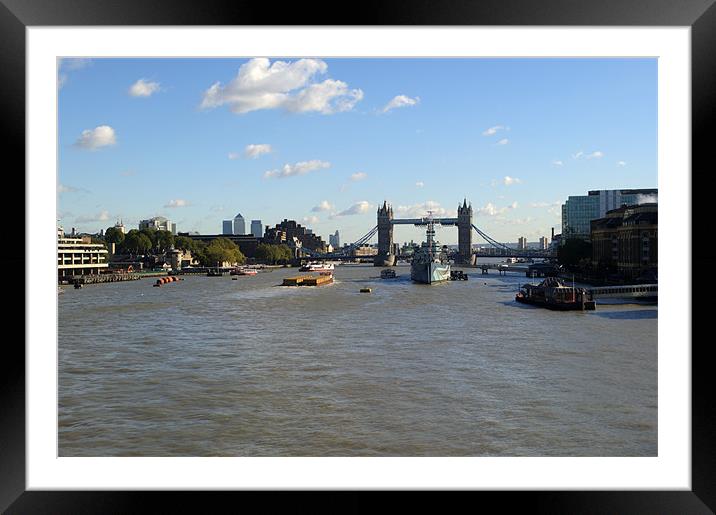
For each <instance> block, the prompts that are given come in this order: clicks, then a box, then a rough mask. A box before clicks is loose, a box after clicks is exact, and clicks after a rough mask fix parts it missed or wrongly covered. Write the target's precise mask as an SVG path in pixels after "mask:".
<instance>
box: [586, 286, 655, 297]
mask: <svg viewBox="0 0 716 515" xmlns="http://www.w3.org/2000/svg"><path fill="white" fill-rule="evenodd" d="M589 292H590V293H591V295H592V298H594V299H610V298H611V299H624V298H656V297H658V296H659V285H658V284H627V285H624V286H599V287H596V288H591V289H590V290H589Z"/></svg>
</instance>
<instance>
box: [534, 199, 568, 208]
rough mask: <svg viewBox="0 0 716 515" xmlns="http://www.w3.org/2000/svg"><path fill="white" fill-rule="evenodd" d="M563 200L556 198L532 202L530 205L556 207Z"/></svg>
mask: <svg viewBox="0 0 716 515" xmlns="http://www.w3.org/2000/svg"><path fill="white" fill-rule="evenodd" d="M561 205H562V202H560V201H559V200H556V201H554V202H532V203H531V204H530V207H554V206H561Z"/></svg>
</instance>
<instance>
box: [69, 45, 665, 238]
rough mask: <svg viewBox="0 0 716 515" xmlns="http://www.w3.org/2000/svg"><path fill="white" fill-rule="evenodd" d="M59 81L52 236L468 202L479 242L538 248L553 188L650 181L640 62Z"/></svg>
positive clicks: (357, 218) (355, 214) (403, 230)
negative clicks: (57, 227) (151, 221)
mask: <svg viewBox="0 0 716 515" xmlns="http://www.w3.org/2000/svg"><path fill="white" fill-rule="evenodd" d="M58 82H59V89H58V97H59V101H58V105H59V113H58V121H59V142H58V152H59V155H58V163H59V169H58V195H59V202H58V206H59V207H58V211H59V212H58V218H60V223H61V224H62V225H63V226H64V227H65V229H69V228H70V227H76V228H77V230H79V231H83V232H96V231H98V230H99V229H106V228H107V227H109V226H112V225H114V223H115V222H116V220H117V219H118V218H122V219H123V221H124V223H125V225H126V226H127V227H128V228H134V227H136V226H137V223H138V221H139V220H141V219H144V218H148V217H151V216H154V215H163V216H166V217H167V218H169V219H171V220H172V221H175V222H176V223H177V228H178V230H179V231H199V232H202V233H220V232H221V221H222V220H223V219H228V218H233V217H234V216H235V215H236V214H237V213H239V212H240V213H241V214H242V215H243V216H244V217H245V218H246V219H247V220H251V219H261V220H262V222H263V224H264V225H267V224H270V225H274V224H276V223H278V222H280V221H281V220H282V219H284V218H289V219H295V220H297V221H299V222H300V223H302V224H304V225H306V226H308V227H311V228H313V229H314V231H315V232H317V233H318V234H320V235H322V236H323V237H324V239H326V240H327V237H328V234H330V233H333V232H334V231H335V230H336V229H338V230H339V231H340V233H341V239H342V241H343V242H348V241H353V240H355V239H357V238H359V237H360V236H362V235H363V234H365V233H366V232H368V230H370V229H371V228H372V227H373V226H374V225H375V222H376V215H375V211H376V209H377V206H378V204H382V202H383V200H387V201H388V202H389V203H392V205H393V209H394V211H395V214H396V217H413V216H420V215H421V214H425V213H426V212H427V210H428V209H430V210H432V211H433V212H434V213H435V215H436V216H454V214H455V210H456V208H457V205H458V202H461V201H462V199H463V198H464V197H466V198H467V199H468V201H469V202H472V205H473V208H474V210H475V217H474V222H475V224H476V225H477V226H478V227H480V228H481V229H482V230H483V231H485V232H486V233H488V234H489V235H491V236H493V237H494V238H496V239H498V240H500V241H506V242H514V241H516V240H517V238H518V237H519V236H526V237H527V239H528V240H529V241H536V240H537V239H538V238H539V236H542V235H547V236H548V235H549V232H550V229H551V227H555V232H557V233H559V232H560V207H559V206H560V204H561V203H562V202H563V201H564V200H565V199H566V198H567V197H568V196H569V195H581V194H586V192H587V190H590V189H613V188H653V187H656V186H657V61H656V60H655V59H444V58H440V59H318V58H316V59H304V60H300V59H296V58H292V59H281V58H277V59H274V58H271V59H265V58H258V59H248V58H243V59H92V60H76V59H73V60H69V59H68V60H62V61H61V62H60V64H59V66H58ZM247 225H248V224H247ZM421 238H422V231H420V230H419V229H417V228H413V227H409V226H400V227H397V228H396V232H395V239H396V241H399V242H402V241H406V240H410V239H415V240H420V239H421ZM438 238H439V239H440V241H441V242H443V243H448V244H450V243H455V242H456V241H457V232H456V230H455V229H454V228H443V229H440V230H439V232H438ZM474 241H475V242H476V243H479V242H481V240H480V239H479V237H478V236H477V235H475V240H474Z"/></svg>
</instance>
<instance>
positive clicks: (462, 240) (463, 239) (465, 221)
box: [457, 199, 475, 265]
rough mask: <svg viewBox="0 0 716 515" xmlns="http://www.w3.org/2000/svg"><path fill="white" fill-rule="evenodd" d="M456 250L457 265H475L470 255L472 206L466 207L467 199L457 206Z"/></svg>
mask: <svg viewBox="0 0 716 515" xmlns="http://www.w3.org/2000/svg"><path fill="white" fill-rule="evenodd" d="M457 249H458V262H459V263H461V264H463V265H474V264H475V256H474V255H473V253H472V204H470V205H468V204H467V199H464V200H463V202H462V205H460V204H458V206H457Z"/></svg>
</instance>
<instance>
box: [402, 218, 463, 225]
mask: <svg viewBox="0 0 716 515" xmlns="http://www.w3.org/2000/svg"><path fill="white" fill-rule="evenodd" d="M429 222H433V223H436V224H440V225H457V218H427V217H425V218H393V219H392V220H390V223H391V224H392V225H428V223H429Z"/></svg>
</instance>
